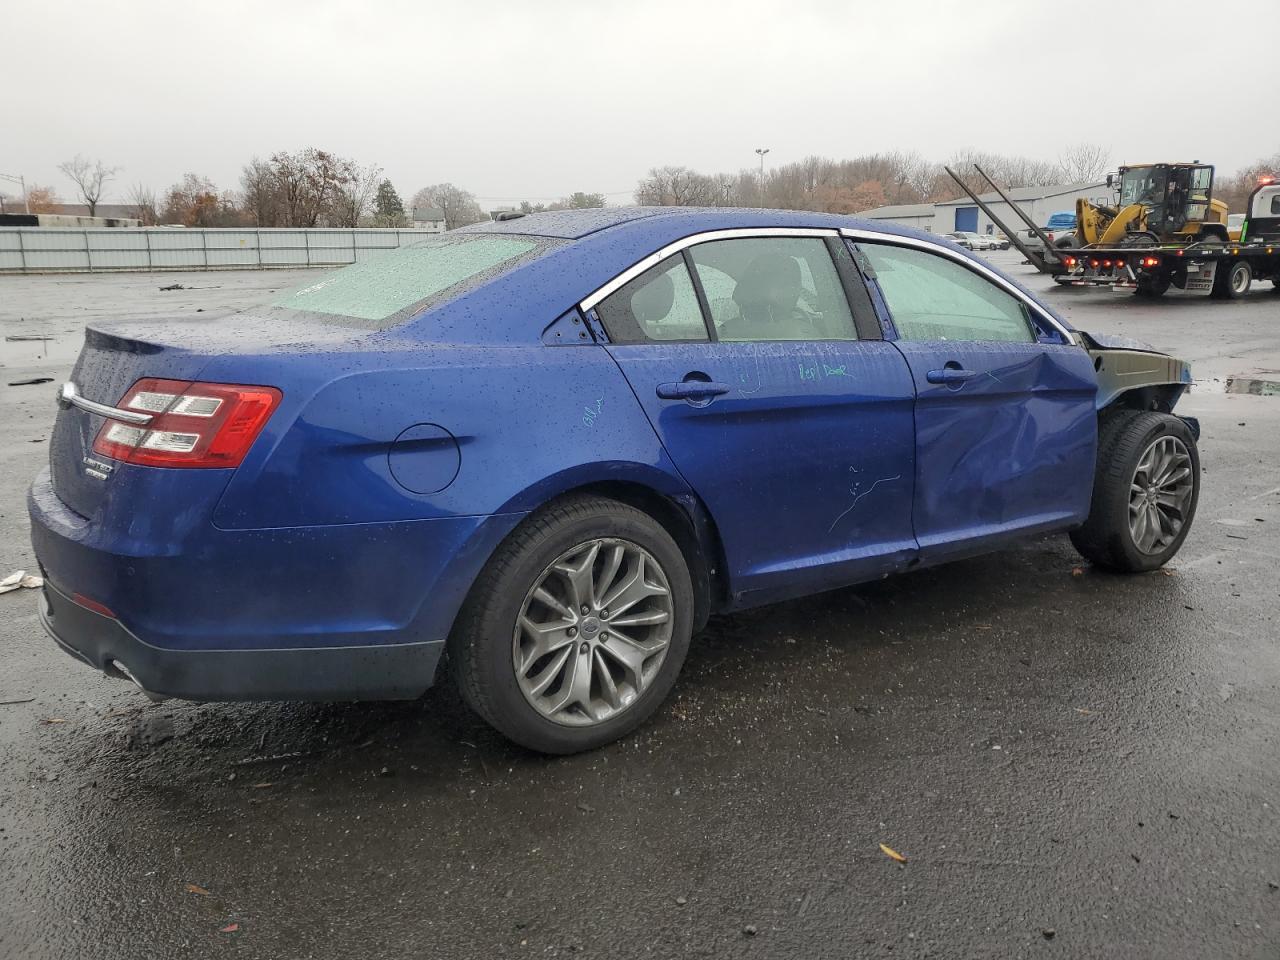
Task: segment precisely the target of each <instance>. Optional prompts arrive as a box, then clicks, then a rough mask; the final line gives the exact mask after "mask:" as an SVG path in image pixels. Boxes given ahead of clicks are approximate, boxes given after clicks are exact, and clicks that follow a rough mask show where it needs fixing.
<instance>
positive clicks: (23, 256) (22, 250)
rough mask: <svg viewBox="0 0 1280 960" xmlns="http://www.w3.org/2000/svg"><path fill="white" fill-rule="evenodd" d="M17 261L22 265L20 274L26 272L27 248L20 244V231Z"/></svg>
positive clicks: (20, 232)
mask: <svg viewBox="0 0 1280 960" xmlns="http://www.w3.org/2000/svg"><path fill="white" fill-rule="evenodd" d="M18 259H19V260H20V261H21V263H22V272H23V273H26V272H27V247H26V245H25V244H24V243H23V242H22V231H21V230H18Z"/></svg>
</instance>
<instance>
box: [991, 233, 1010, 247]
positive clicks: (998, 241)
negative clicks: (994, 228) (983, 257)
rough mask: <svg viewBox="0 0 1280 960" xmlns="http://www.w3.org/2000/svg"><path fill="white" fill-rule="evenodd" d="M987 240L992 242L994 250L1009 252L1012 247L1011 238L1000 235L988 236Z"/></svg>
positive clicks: (992, 234)
mask: <svg viewBox="0 0 1280 960" xmlns="http://www.w3.org/2000/svg"><path fill="white" fill-rule="evenodd" d="M987 239H988V240H990V241H991V249H992V250H1008V249H1009V247H1010V243H1009V238H1008V237H1006V236H1002V235H1001V234H998V233H989V234H987Z"/></svg>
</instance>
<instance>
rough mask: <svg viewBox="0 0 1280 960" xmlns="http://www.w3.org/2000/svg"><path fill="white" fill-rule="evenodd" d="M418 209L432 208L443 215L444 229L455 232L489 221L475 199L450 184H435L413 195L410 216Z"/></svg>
mask: <svg viewBox="0 0 1280 960" xmlns="http://www.w3.org/2000/svg"><path fill="white" fill-rule="evenodd" d="M420 207H433V208H435V209H436V210H439V211H441V212H442V213H443V214H444V228H445V229H446V230H456V229H457V228H458V227H465V226H466V225H467V224H469V223H479V222H480V221H481V220H487V219H489V218H488V217H487V216H486V215H485V212H484V211H483V210H481V209H480V204H478V203H476V198H475V197H474V196H473V195H472V194H471V193H469V192H468V191H466V190H463V189H462V188H461V187H458V186H455V185H454V184H452V183H437V184H433V185H432V186H429V187H423V188H422V189H421V190H419V191H418V192H417V193H415V194H414V195H413V200H411V201H410V203H409V211H410V215H412V213H413V211H414V210H416V209H418V208H420Z"/></svg>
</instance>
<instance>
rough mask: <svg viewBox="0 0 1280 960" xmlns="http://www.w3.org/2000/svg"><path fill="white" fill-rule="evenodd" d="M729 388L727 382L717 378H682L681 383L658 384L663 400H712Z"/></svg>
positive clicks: (659, 394)
mask: <svg viewBox="0 0 1280 960" xmlns="http://www.w3.org/2000/svg"><path fill="white" fill-rule="evenodd" d="M729 390H730V387H729V385H728V384H727V383H720V382H719V381H717V380H681V381H680V382H679V383H660V384H658V397H659V399H662V400H710V399H711V398H712V397H718V396H720V395H722V394H725V393H728V392H729Z"/></svg>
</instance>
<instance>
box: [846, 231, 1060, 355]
mask: <svg viewBox="0 0 1280 960" xmlns="http://www.w3.org/2000/svg"><path fill="white" fill-rule="evenodd" d="M858 249H860V250H861V251H862V252H863V253H865V254H866V255H867V259H868V260H869V261H871V266H872V268H873V269H874V270H875V272H876V280H877V282H879V284H880V292H881V293H883V294H884V299H885V302H886V303H887V304H888V306H889V313H890V314H891V315H892V316H893V325H894V326H895V327H896V328H897V330H898V336H900V337H901V338H902V339H903V340H1001V341H1013V342H1018V343H1032V342H1034V341H1035V339H1036V333H1035V328H1034V327H1033V326H1032V324H1031V320H1030V318H1029V316H1028V315H1027V308H1026V306H1025V305H1024V304H1023V303H1022V301H1021V300H1019V299H1018V298H1017V297H1014V296H1013V295H1012V294H1010V293H1007V292H1006V291H1004V290H1002V289H1000V288H999V287H997V286H996V285H995V284H994V283H992V282H991V281H990V280H987V279H986V278H984V277H980V276H979V275H978V274H976V273H974V272H973V271H972V270H969V269H968V268H966V267H963V266H961V265H960V264H958V263H956V262H954V261H952V260H949V259H947V258H946V257H940V256H938V255H936V254H932V253H926V252H924V251H923V250H913V249H911V248H910V247H895V246H890V245H889V244H880V243H861V244H859V245H858Z"/></svg>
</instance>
